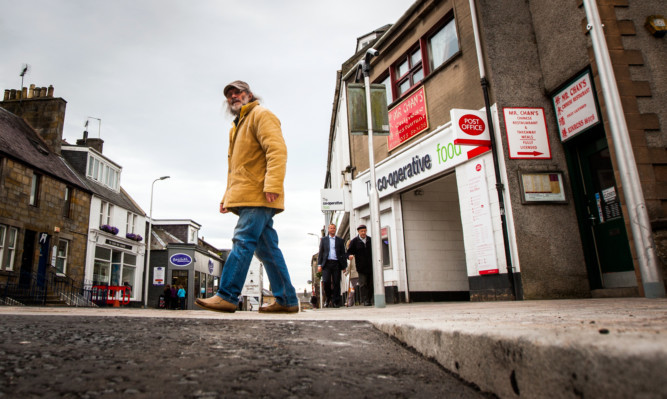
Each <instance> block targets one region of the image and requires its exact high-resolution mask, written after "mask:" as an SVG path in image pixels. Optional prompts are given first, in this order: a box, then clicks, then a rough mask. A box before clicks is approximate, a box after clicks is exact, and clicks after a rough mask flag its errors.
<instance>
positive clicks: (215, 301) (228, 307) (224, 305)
mask: <svg viewBox="0 0 667 399" xmlns="http://www.w3.org/2000/svg"><path fill="white" fill-rule="evenodd" d="M195 304H196V305H197V306H199V307H200V308H203V309H206V310H212V311H214V312H225V313H234V312H236V305H234V304H233V303H231V302H227V301H225V300H224V299H222V298H220V297H219V296H217V295H213V296H212V297H210V298H206V299H201V298H197V299H196V300H195Z"/></svg>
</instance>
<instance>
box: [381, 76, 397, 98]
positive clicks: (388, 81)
mask: <svg viewBox="0 0 667 399" xmlns="http://www.w3.org/2000/svg"><path fill="white" fill-rule="evenodd" d="M380 84H381V85H384V87H385V88H386V90H387V105H389V104H391V102H392V101H393V98H394V96H393V95H392V94H391V76H389V75H387V77H386V78H384V79H382V80H381V81H380Z"/></svg>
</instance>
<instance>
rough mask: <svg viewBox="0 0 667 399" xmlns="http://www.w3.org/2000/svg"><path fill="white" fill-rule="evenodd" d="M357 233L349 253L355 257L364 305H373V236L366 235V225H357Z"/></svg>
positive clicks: (351, 256) (350, 256) (351, 242)
mask: <svg viewBox="0 0 667 399" xmlns="http://www.w3.org/2000/svg"><path fill="white" fill-rule="evenodd" d="M357 233H359V235H357V236H356V237H354V238H353V239H352V241H350V248H349V249H348V250H347V255H348V257H349V258H350V260H352V258H354V259H355V265H356V267H357V273H359V292H360V294H361V302H363V304H364V306H371V304H372V302H371V300H372V298H373V257H372V253H373V252H372V250H371V238H370V237H369V236H367V235H366V226H365V225H363V224H362V225H360V226H359V227H357Z"/></svg>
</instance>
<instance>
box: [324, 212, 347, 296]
mask: <svg viewBox="0 0 667 399" xmlns="http://www.w3.org/2000/svg"><path fill="white" fill-rule="evenodd" d="M345 269H347V257H346V256H345V243H344V242H343V239H342V238H340V237H337V236H336V225H335V224H333V223H332V224H330V225H329V234H328V235H327V236H326V237H322V240H320V253H319V255H318V256H317V271H318V272H322V284H323V285H324V293H325V294H326V296H327V302H326V305H325V306H326V307H334V308H337V307H340V305H341V296H340V272H341V271H345ZM332 286H333V287H332Z"/></svg>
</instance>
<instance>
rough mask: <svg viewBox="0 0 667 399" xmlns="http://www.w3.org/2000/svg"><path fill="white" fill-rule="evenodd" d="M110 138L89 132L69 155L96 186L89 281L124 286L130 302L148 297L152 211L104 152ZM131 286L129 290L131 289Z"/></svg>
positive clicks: (67, 149) (90, 184)
mask: <svg viewBox="0 0 667 399" xmlns="http://www.w3.org/2000/svg"><path fill="white" fill-rule="evenodd" d="M103 145H104V141H103V140H102V139H100V138H96V139H94V138H88V132H84V136H83V138H82V139H80V140H77V143H76V145H70V144H67V143H64V144H63V145H62V154H63V157H64V158H65V159H66V160H67V161H68V163H69V165H70V166H71V168H72V169H73V170H74V171H75V172H76V173H77V174H78V175H79V178H80V179H81V180H82V181H84V182H85V183H86V185H87V186H88V187H89V188H90V190H91V191H92V192H93V197H92V199H91V202H90V208H89V212H90V224H89V227H88V246H87V249H86V267H85V281H86V284H87V285H90V286H93V287H106V286H111V287H123V289H124V290H125V291H126V293H125V294H126V298H128V297H129V301H130V303H132V304H134V305H137V306H138V305H140V304H141V303H142V298H143V285H142V282H143V276H144V256H145V252H146V245H145V239H144V237H143V236H142V235H143V234H144V226H145V225H146V213H145V212H144V211H143V210H142V209H141V208H140V207H139V205H137V204H136V203H135V202H134V200H133V199H132V197H130V195H129V194H128V193H127V192H126V191H125V190H123V188H122V187H121V185H120V181H121V176H122V171H123V168H122V167H121V166H120V165H118V164H117V163H115V162H114V161H112V160H111V159H109V158H107V157H106V156H104V155H103ZM128 291H129V292H128Z"/></svg>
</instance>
